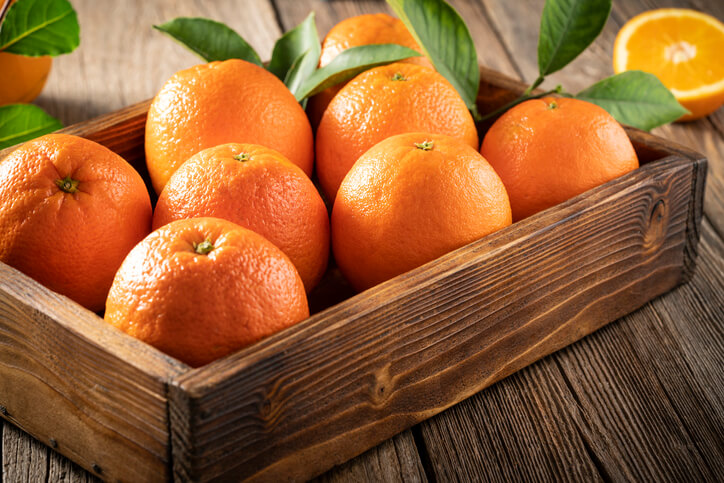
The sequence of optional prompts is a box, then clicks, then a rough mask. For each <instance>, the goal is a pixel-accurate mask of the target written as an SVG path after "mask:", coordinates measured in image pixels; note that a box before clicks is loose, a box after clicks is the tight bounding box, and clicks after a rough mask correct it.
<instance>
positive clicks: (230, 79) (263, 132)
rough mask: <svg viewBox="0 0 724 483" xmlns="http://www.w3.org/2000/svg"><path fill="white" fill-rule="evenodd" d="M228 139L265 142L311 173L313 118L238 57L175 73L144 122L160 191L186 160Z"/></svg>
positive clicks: (259, 70) (264, 72)
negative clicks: (310, 120)
mask: <svg viewBox="0 0 724 483" xmlns="http://www.w3.org/2000/svg"><path fill="white" fill-rule="evenodd" d="M225 143H254V144H261V145H263V146H267V147H269V148H272V149H275V150H277V151H279V152H280V153H282V154H283V155H284V156H286V157H287V159H289V160H290V161H291V162H292V163H294V164H296V165H297V166H299V167H300V168H301V169H302V170H303V171H304V172H305V173H306V174H307V175H308V176H310V175H311V174H312V165H313V162H314V148H313V140H312V128H311V126H310V125H309V119H307V115H306V114H305V113H304V110H303V109H302V107H301V106H300V105H299V103H298V102H297V101H296V99H295V98H294V95H292V93H291V92H290V91H289V89H287V87H286V86H285V85H284V84H283V83H282V82H281V81H280V80H279V79H277V78H276V76H274V74H272V73H270V72H268V71H267V70H265V69H263V68H261V67H259V66H257V65H254V64H252V63H250V62H246V61H243V60H239V59H231V60H226V61H223V62H211V63H209V64H201V65H196V66H194V67H191V68H189V69H186V70H182V71H179V72H177V73H176V74H174V75H173V76H172V77H171V78H170V79H169V80H168V81H167V82H166V83H165V84H164V86H163V88H162V89H161V91H160V92H159V93H158V94H157V95H156V97H155V98H154V99H153V102H152V103H151V107H150V108H149V111H148V120H147V121H146V164H147V166H148V172H149V175H150V176H151V181H152V182H153V187H154V189H155V190H156V192H157V193H160V192H161V190H162V189H163V187H164V186H165V185H166V182H167V181H168V180H169V178H170V177H171V175H172V174H173V173H174V172H175V171H176V169H177V168H178V167H179V166H181V164H183V162H184V161H186V160H187V159H188V158H190V157H191V156H193V155H194V154H196V153H198V152H199V151H201V150H202V149H206V148H210V147H213V146H218V145H219V144H225Z"/></svg>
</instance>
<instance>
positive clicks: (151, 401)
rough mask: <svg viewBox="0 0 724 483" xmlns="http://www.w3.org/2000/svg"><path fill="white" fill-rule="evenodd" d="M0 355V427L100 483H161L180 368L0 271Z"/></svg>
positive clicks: (27, 280) (22, 277)
mask: <svg viewBox="0 0 724 483" xmlns="http://www.w3.org/2000/svg"><path fill="white" fill-rule="evenodd" d="M0 346H2V350H0V405H1V407H0V415H1V416H2V417H3V418H5V419H7V420H8V421H10V422H12V423H13V424H15V425H17V426H18V427H20V428H21V429H22V430H23V431H26V432H28V433H30V434H31V435H33V436H35V437H36V438H37V439H39V440H40V441H42V442H43V443H45V444H47V445H49V446H50V447H51V448H54V449H55V450H56V451H58V452H60V453H61V454H63V455H65V456H67V457H69V458H71V459H72V460H73V461H76V462H77V463H79V464H80V465H81V466H83V467H84V468H86V469H88V470H90V471H92V472H93V473H94V474H96V475H99V476H101V477H103V478H105V479H111V480H116V479H123V480H129V481H159V480H164V479H168V477H169V476H170V474H169V471H168V470H169V464H170V452H169V424H168V414H167V402H166V388H167V384H166V382H167V380H169V379H170V378H171V377H173V376H175V375H178V374H180V373H182V372H183V371H185V370H186V369H188V368H187V367H186V366H185V365H184V364H181V363H179V362H178V361H175V360H173V359H171V358H169V357H167V356H165V355H163V354H162V353H160V352H159V351H157V350H155V349H153V348H152V347H150V346H148V345H146V344H144V343H141V342H140V341H137V340H135V339H133V338H131V337H128V336H127V335H125V334H123V333H121V332H120V331H117V330H116V329H115V328H112V327H111V326H109V325H107V324H105V323H104V322H103V320H102V319H101V318H99V317H98V316H97V315H96V314H94V313H92V312H90V311H88V310H86V309H85V308H83V307H81V306H80V305H78V304H76V303H75V302H73V301H71V300H70V299H68V298H66V297H63V296H61V295H58V294H56V293H54V292H52V291H50V290H48V289H46V288H45V287H43V286H41V285H40V284H38V283H36V282H35V281H33V280H32V279H30V278H28V277H26V276H25V275H23V274H22V273H20V272H18V271H17V270H15V269H13V268H11V267H8V266H7V265H5V264H1V263H0ZM129 462H133V463H132V464H129Z"/></svg>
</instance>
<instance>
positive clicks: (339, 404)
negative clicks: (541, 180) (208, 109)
mask: <svg viewBox="0 0 724 483" xmlns="http://www.w3.org/2000/svg"><path fill="white" fill-rule="evenodd" d="M482 79H483V80H482V83H481V89H480V96H479V104H480V106H481V110H482V111H483V112H486V111H490V110H491V109H492V108H495V107H498V106H500V105H502V104H503V103H504V102H507V101H508V100H510V99H512V98H513V97H515V96H516V95H517V94H518V93H520V92H522V90H523V88H524V86H522V85H521V84H520V83H518V82H516V81H512V80H511V79H509V78H506V77H504V76H502V75H501V74H498V73H495V72H492V71H489V70H486V69H483V70H482ZM148 105H149V103H148V102H144V103H141V104H138V105H135V106H131V107H129V108H127V109H123V110H121V111H118V112H116V113H112V114H109V115H107V116H102V117H100V118H97V119H94V120H91V121H88V122H84V123H81V124H78V125H75V126H71V127H69V128H67V129H64V130H63V132H67V133H72V134H77V135H81V136H84V137H87V138H89V139H93V140H95V141H98V142H100V143H101V144H104V145H106V146H108V147H109V148H111V149H113V150H114V151H116V152H118V153H119V154H121V155H122V156H123V157H125V158H126V159H127V160H128V161H129V162H131V163H132V164H133V165H134V166H136V167H137V169H138V170H139V171H140V172H141V173H142V174H143V176H144V177H145V179H146V180H147V181H148V176H147V173H146V171H145V166H144V159H143V129H144V123H145V116H146V111H147V109H148ZM627 132H628V134H629V136H630V138H631V139H632V141H633V143H634V145H635V147H636V150H637V152H638V154H639V157H640V159H641V161H642V166H641V168H640V169H638V170H636V171H634V172H632V173H629V174H627V175H625V176H623V177H621V178H618V179H616V180H614V181H612V182H610V183H607V184H605V185H603V186H600V187H598V188H595V189H593V190H591V191H589V192H587V193H584V194H583V195H581V196H578V197H576V198H574V199H571V200H569V201H567V202H565V203H563V204H561V205H558V206H556V207H554V208H552V209H549V210H547V211H545V212H542V213H539V214H537V215H535V216H532V217H530V218H528V219H526V220H524V221H521V222H519V223H516V224H514V225H513V226H510V227H508V228H506V229H504V230H502V231H499V232H497V233H495V234H493V235H490V236H487V237H485V238H483V239H481V240H479V241H477V242H474V243H472V244H470V245H468V246H465V247H463V248H461V249H459V250H456V251H455V252H452V253H449V254H447V255H445V256H443V257H441V258H439V259H437V260H435V261H433V262H431V263H428V264H427V265H425V266H423V267H420V268H419V269H416V270H413V271H411V272H409V273H406V274H404V275H401V276H399V277H397V278H395V279H393V280H390V281H388V282H386V283H383V284H381V285H379V286H377V287H374V288H372V289H370V290H368V291H366V292H364V293H361V294H359V295H354V296H353V295H352V293H351V291H350V289H349V288H348V287H347V286H346V284H345V283H344V281H343V279H342V278H341V276H340V275H339V273H338V272H337V271H336V270H335V269H334V268H333V267H332V268H331V269H330V271H329V272H328V274H327V275H326V278H325V280H324V282H323V283H322V285H321V286H320V287H319V288H318V289H317V290H315V292H314V293H313V294H312V295H311V297H310V304H311V306H312V310H313V312H315V313H314V315H312V316H311V317H310V318H309V319H307V320H306V321H304V322H302V323H300V324H298V325H296V326H294V327H292V328H290V329H287V330H285V331H283V332H281V333H279V334H276V335H274V336H272V337H269V338H268V339H265V340H263V341H262V342H259V343H257V344H255V345H254V346H252V347H249V348H247V349H244V350H241V351H239V352H237V353H235V354H232V355H230V356H228V357H225V358H223V359H221V360H218V361H216V362H214V363H212V364H209V365H207V366H205V367H201V368H198V369H192V368H190V367H188V366H186V365H185V364H183V363H181V362H179V361H176V360H174V359H172V358H170V357H168V356H165V355H164V354H162V353H160V352H159V351H157V350H155V349H154V348H152V347H150V346H147V345H146V344H144V343H142V342H139V341H137V340H135V339H132V338H131V337H129V336H127V335H125V334H123V333H121V332H119V331H117V330H116V329H114V328H112V327H110V326H108V325H106V324H105V323H104V322H103V320H102V319H101V318H100V317H98V316H97V315H96V314H94V313H92V312H89V311H88V310H85V309H84V308H82V307H80V306H79V305H77V304H76V303H74V302H72V301H70V300H69V299H67V298H65V297H63V296H60V295H58V294H56V293H53V292H51V291H50V290H48V289H46V288H44V287H43V286H41V285H39V284H37V283H35V282H34V281H33V280H31V279H29V278H28V277H26V276H24V275H23V274H22V273H20V272H18V271H16V270H14V269H12V268H10V267H8V266H7V265H3V264H0V344H1V345H2V351H0V405H1V406H0V414H1V415H2V416H3V417H4V418H5V419H7V420H8V421H11V422H12V423H14V424H16V425H17V426H19V427H20V428H22V429H23V430H25V431H27V432H28V433H30V434H32V435H34V436H35V437H36V438H38V439H39V440H40V441H42V442H44V443H46V444H48V445H50V446H51V447H53V448H54V449H56V450H57V451H59V452H60V453H62V454H64V455H66V456H68V457H69V458H71V459H72V460H74V461H76V462H77V463H79V464H80V465H82V466H83V467H84V468H86V469H88V470H90V471H92V472H94V473H95V474H97V475H99V476H101V477H102V478H104V479H108V480H114V481H116V480H123V481H134V482H135V481H163V480H168V479H172V478H173V479H176V480H181V481H185V480H198V481H206V480H210V479H224V480H238V479H245V478H248V479H252V480H258V481H262V480H268V481H276V480H280V479H305V478H308V477H311V476H314V475H317V474H320V473H322V472H323V471H325V470H327V469H329V468H331V467H332V466H333V465H336V464H340V463H342V462H344V461H346V460H348V459H350V458H352V457H354V456H356V455H358V454H360V453H362V452H363V451H365V450H367V449H368V448H371V447H373V446H375V445H376V444H378V443H380V442H382V441H384V440H385V439H387V438H390V437H392V436H393V435H395V434H396V433H398V432H400V431H402V430H404V429H405V428H409V427H410V426H412V425H414V424H416V423H418V422H420V421H422V420H424V419H426V418H429V417H431V416H433V415H435V414H437V413H439V412H440V411H443V410H444V409H445V408H448V407H450V406H452V405H454V404H456V403H458V402H460V401H462V400H463V399H465V398H467V397H469V396H471V395H473V394H475V393H476V392H478V391H480V390H481V389H483V388H485V387H487V386H489V385H491V384H493V383H494V382H496V381H498V380H500V379H502V378H504V377H506V376H508V375H510V374H512V373H513V372H515V371H517V370H519V369H521V368H523V367H525V366H527V365H528V364H531V363H532V362H534V361H536V360H538V359H540V358H541V357H543V356H545V355H547V354H550V353H552V352H554V351H556V350H558V349H560V348H562V347H565V346H566V345H568V344H571V343H572V342H574V341H576V340H578V339H580V338H581V337H583V336H585V335H587V334H589V333H591V332H593V331H594V330H596V329H598V328H600V327H601V326H603V325H605V324H607V323H609V322H611V321H613V320H616V319H617V318H619V317H621V316H623V315H625V314H627V313H629V312H631V311H633V310H635V309H636V308H638V307H640V306H641V305H643V304H644V303H646V302H647V301H649V300H651V299H652V298H654V297H657V296H658V295H661V294H663V293H665V292H667V291H669V290H671V289H672V288H673V287H675V286H677V285H679V284H681V283H683V282H686V281H687V280H688V279H689V278H690V276H691V274H692V271H693V269H694V264H695V260H696V253H697V243H698V239H699V229H700V218H701V213H702V200H703V191H704V181H705V176H706V160H705V159H704V158H703V156H702V155H700V154H698V153H695V152H692V151H690V150H688V149H686V148H683V147H681V146H678V145H675V144H673V143H670V142H667V141H665V140H663V139H660V138H657V137H655V136H652V135H650V134H647V133H644V132H641V131H638V130H635V129H628V130H627ZM9 151H10V150H5V151H3V152H1V153H0V158H1V157H4V156H5V155H6V154H7V153H8V152H9Z"/></svg>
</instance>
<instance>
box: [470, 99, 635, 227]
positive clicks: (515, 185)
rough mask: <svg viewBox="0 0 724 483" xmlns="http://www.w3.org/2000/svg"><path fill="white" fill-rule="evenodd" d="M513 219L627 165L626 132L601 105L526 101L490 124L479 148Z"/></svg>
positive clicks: (631, 154)
mask: <svg viewBox="0 0 724 483" xmlns="http://www.w3.org/2000/svg"><path fill="white" fill-rule="evenodd" d="M480 152H481V153H482V155H483V156H484V157H485V159H487V160H488V161H489V162H490V164H491V165H493V168H495V171H496V172H497V173H498V174H499V175H500V178H501V179H502V180H503V183H504V184H505V187H506V189H507V190H508V196H510V206H511V207H512V209H513V220H515V221H518V220H521V219H523V218H526V217H528V216H530V215H533V214H535V213H537V212H539V211H542V210H545V209H546V208H550V207H551V206H553V205H557V204H558V203H561V202H563V201H565V200H567V199H569V198H572V197H574V196H576V195H579V194H581V193H583V192H584V191H587V190H589V189H591V188H593V187H595V186H598V185H600V184H603V183H606V182H607V181H610V180H612V179H614V178H617V177H619V176H621V175H623V174H625V173H628V172H629V171H631V170H634V169H636V168H638V166H639V163H638V159H637V157H636V152H635V151H634V148H633V146H632V145H631V141H630V140H629V138H628V136H627V135H626V131H624V129H623V128H622V127H621V125H620V124H619V123H618V122H616V120H615V119H614V118H613V117H612V116H611V115H610V114H609V113H608V112H606V111H605V110H604V109H602V108H601V107H599V106H597V105H595V104H591V103H589V102H585V101H580V100H577V99H568V98H561V99H557V98H555V99H554V98H551V97H548V98H543V99H532V100H529V101H525V102H523V103H521V104H518V105H517V106H515V107H513V108H512V109H510V110H508V111H507V112H506V113H505V114H503V115H502V116H501V117H500V119H498V120H497V121H495V123H494V124H493V125H492V126H491V127H490V130H489V131H488V133H487V134H486V135H485V139H483V145H482V147H481V149H480Z"/></svg>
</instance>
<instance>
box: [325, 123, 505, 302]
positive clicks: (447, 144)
mask: <svg viewBox="0 0 724 483" xmlns="http://www.w3.org/2000/svg"><path fill="white" fill-rule="evenodd" d="M510 223H511V213H510V204H509V202H508V196H507V194H506V192H505V188H504V186H503V183H502V182H501V181H500V178H499V177H498V175H497V174H495V171H494V170H493V168H492V167H491V166H490V164H488V162H487V161H486V160H485V159H484V158H483V157H482V156H481V155H480V153H478V152H477V150H475V149H473V148H471V147H470V146H468V144H467V143H465V142H463V141H461V140H460V139H457V138H452V137H449V136H443V135H439V134H427V133H407V134H400V135H397V136H392V137H390V138H388V139H386V140H384V141H382V142H381V143H379V144H377V145H376V146H374V147H373V148H372V149H370V150H369V151H367V152H366V153H365V154H364V155H363V156H362V157H361V158H360V159H359V161H357V163H355V165H354V166H353V167H352V169H351V170H350V172H349V173H348V174H347V176H346V177H345V178H344V181H343V182H342V185H341V186H340V188H339V192H338V193H337V199H336V200H335V202H334V209H333V211H332V248H333V251H334V257H335V260H336V261H337V264H338V265H339V268H340V270H341V272H342V274H343V275H344V276H345V277H346V278H347V279H348V280H349V282H350V283H351V284H352V286H353V287H354V288H355V289H357V290H365V289H367V288H369V287H372V286H374V285H376V284H378V283H380V282H384V281H385V280H388V279H390V278H392V277H395V276H397V275H399V274H401V273H404V272H407V271H408V270H412V269H413V268H416V267H419V266H420V265H423V264H425V263H427V262H429V261H431V260H434V259H435V258H438V257H439V256H441V255H443V254H445V253H447V252H449V251H451V250H455V249H456V248H460V247H462V246H463V245H467V244H468V243H471V242H472V241H474V240H477V239H479V238H481V237H483V236H485V235H488V234H490V233H492V232H494V231H496V230H499V229H501V228H503V227H505V226H508V225H510Z"/></svg>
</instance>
